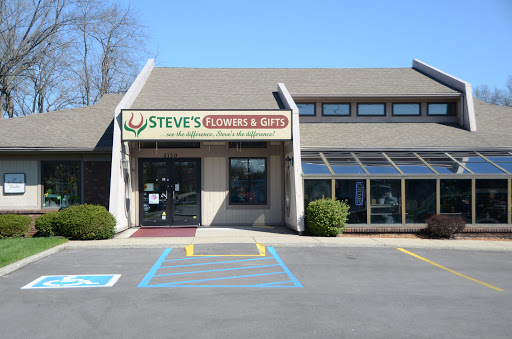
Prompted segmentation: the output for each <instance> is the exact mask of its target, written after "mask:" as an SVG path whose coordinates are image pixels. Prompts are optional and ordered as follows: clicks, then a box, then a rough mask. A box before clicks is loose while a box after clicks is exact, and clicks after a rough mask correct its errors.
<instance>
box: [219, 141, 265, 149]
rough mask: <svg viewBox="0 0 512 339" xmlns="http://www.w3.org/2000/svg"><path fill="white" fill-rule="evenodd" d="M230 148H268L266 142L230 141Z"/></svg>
mask: <svg viewBox="0 0 512 339" xmlns="http://www.w3.org/2000/svg"><path fill="white" fill-rule="evenodd" d="M228 147H229V148H267V147H268V144H267V142H266V141H230V142H229V143H228Z"/></svg>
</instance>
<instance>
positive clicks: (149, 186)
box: [144, 183, 155, 192]
mask: <svg viewBox="0 0 512 339" xmlns="http://www.w3.org/2000/svg"><path fill="white" fill-rule="evenodd" d="M154 190H155V184H154V183H146V184H144V192H153V191H154Z"/></svg>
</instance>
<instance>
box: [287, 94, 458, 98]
mask: <svg viewBox="0 0 512 339" xmlns="http://www.w3.org/2000/svg"><path fill="white" fill-rule="evenodd" d="M463 95H464V94H463V93H422V94H396V93H393V94H293V93H292V94H291V96H292V97H294V98H296V99H297V98H301V99H302V98H422V97H436V98H459V97H461V96H463Z"/></svg>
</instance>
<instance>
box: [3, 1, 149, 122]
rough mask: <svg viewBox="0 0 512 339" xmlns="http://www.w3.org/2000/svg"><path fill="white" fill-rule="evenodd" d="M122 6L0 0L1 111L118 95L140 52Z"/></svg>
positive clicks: (141, 39) (139, 34) (138, 29)
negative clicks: (112, 94)
mask: <svg viewBox="0 0 512 339" xmlns="http://www.w3.org/2000/svg"><path fill="white" fill-rule="evenodd" d="M145 32H146V28H145V27H144V26H142V25H141V24H140V22H139V19H138V17H137V15H136V13H135V12H134V11H133V10H132V9H131V8H130V7H122V6H121V5H120V4H118V3H111V2H107V1H102V0H0V109H1V112H2V113H3V116H4V117H8V118H11V117H13V116H19V115H27V114H34V113H43V112H46V111H50V110H56V109H63V108H70V107H77V106H83V105H92V104H95V103H96V102H97V101H98V100H99V99H100V98H101V97H102V96H103V95H105V94H109V93H123V92H125V91H126V90H127V89H128V87H129V85H130V84H131V83H132V82H133V80H134V79H135V77H136V75H137V72H138V69H139V67H140V65H141V64H142V62H143V61H144V59H145V58H146V56H147V52H146V49H145V47H144V46H145V42H146V41H147V36H146V33H145Z"/></svg>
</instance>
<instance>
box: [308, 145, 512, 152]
mask: <svg viewBox="0 0 512 339" xmlns="http://www.w3.org/2000/svg"><path fill="white" fill-rule="evenodd" d="M300 150H301V151H304V152H330V151H343V152H456V151H460V152H468V151H471V152H490V151H494V152H496V151H505V152H512V146H503V147H453V146H451V147H396V148H391V147H338V146H302V147H301V148H300Z"/></svg>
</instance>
